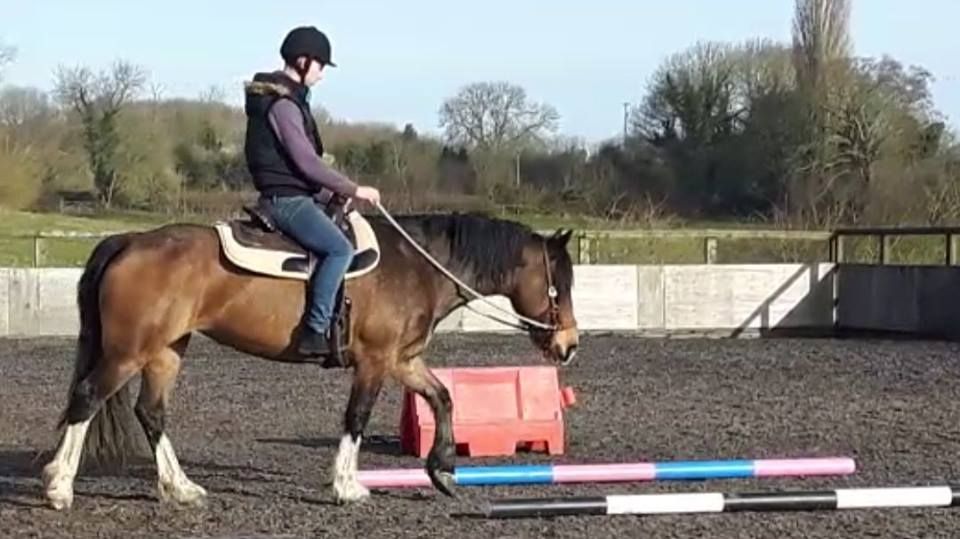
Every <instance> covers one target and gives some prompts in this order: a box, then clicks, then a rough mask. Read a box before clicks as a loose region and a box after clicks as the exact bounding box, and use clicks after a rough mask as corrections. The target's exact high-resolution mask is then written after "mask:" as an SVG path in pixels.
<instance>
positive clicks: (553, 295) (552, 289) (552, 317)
mask: <svg viewBox="0 0 960 539" xmlns="http://www.w3.org/2000/svg"><path fill="white" fill-rule="evenodd" d="M543 269H544V271H545V272H546V275H547V303H548V307H547V309H548V311H547V320H549V322H548V324H549V326H550V328H551V330H552V331H553V332H557V331H559V330H560V329H561V326H560V305H559V304H558V303H557V296H558V295H559V294H558V293H557V287H556V286H554V285H553V272H551V271H550V254H549V253H548V249H547V240H543Z"/></svg>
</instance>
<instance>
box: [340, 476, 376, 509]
mask: <svg viewBox="0 0 960 539" xmlns="http://www.w3.org/2000/svg"><path fill="white" fill-rule="evenodd" d="M333 494H334V498H336V500H337V503H338V504H340V505H344V504H348V503H355V502H359V501H363V500H365V499H367V498H369V497H370V489H368V488H367V487H365V486H363V485H362V484H360V482H359V481H357V480H356V479H354V480H353V481H334V484H333Z"/></svg>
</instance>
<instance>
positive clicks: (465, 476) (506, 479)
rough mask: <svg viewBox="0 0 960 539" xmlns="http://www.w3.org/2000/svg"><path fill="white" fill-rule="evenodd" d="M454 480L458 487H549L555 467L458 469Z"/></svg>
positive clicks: (471, 467)
mask: <svg viewBox="0 0 960 539" xmlns="http://www.w3.org/2000/svg"><path fill="white" fill-rule="evenodd" d="M454 478H455V480H456V482H457V484H458V485H472V486H477V485H533V484H543V485H548V484H551V483H553V465H552V464H543V465H528V466H468V467H458V468H454Z"/></svg>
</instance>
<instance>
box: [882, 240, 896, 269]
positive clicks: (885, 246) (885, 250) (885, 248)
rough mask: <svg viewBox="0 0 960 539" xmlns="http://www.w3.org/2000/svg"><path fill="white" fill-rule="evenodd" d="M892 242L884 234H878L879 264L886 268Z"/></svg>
mask: <svg viewBox="0 0 960 539" xmlns="http://www.w3.org/2000/svg"><path fill="white" fill-rule="evenodd" d="M891 243H892V240H891V238H890V236H888V235H886V234H880V264H881V265H883V266H886V265H887V264H889V263H890V252H891V251H892V250H893V249H892V247H893V246H892V245H891Z"/></svg>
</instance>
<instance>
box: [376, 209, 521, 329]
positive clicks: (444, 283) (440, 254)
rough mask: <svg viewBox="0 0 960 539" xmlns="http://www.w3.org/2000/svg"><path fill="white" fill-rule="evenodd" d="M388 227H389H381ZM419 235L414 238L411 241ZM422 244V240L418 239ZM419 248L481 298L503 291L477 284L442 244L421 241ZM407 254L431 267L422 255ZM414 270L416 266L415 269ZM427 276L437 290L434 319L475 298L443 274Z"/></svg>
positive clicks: (469, 271)
mask: <svg viewBox="0 0 960 539" xmlns="http://www.w3.org/2000/svg"><path fill="white" fill-rule="evenodd" d="M384 226H389V225H384ZM417 236H419V234H417V235H414V238H415V239H420V238H417ZM400 241H402V242H405V241H406V240H404V239H401V240H400ZM421 241H422V240H421ZM420 245H421V247H423V248H424V250H425V251H426V252H427V253H428V254H429V255H430V257H431V258H433V260H434V261H435V262H436V263H438V264H440V265H441V266H442V267H443V268H444V269H446V270H447V271H449V272H450V273H451V274H453V275H454V276H455V277H456V278H457V279H459V280H460V281H461V282H463V283H464V284H466V285H467V286H469V287H470V288H471V289H472V290H473V291H475V292H477V293H478V294H480V295H482V296H494V295H502V294H505V293H506V292H505V291H504V290H500V289H498V288H497V287H495V286H492V285H490V284H488V283H479V282H478V279H477V275H476V274H474V272H473V271H471V270H469V269H463V268H461V267H460V265H459V264H456V263H454V262H453V260H452V254H451V252H450V246H449V245H448V244H445V242H443V241H437V242H429V241H428V242H425V243H420ZM409 252H410V255H409V256H412V257H413V258H418V259H420V261H422V262H423V263H424V264H426V265H427V266H429V267H431V268H434V267H435V266H433V263H432V262H430V261H429V260H426V259H424V258H423V255H422V254H421V253H420V252H419V251H416V250H411V251H409ZM416 267H418V266H416ZM426 274H427V275H432V276H433V279H434V290H436V291H438V292H439V294H437V301H436V304H435V306H434V316H435V318H443V317H444V316H446V315H448V314H450V313H451V312H452V311H454V310H455V309H456V308H458V307H461V306H463V305H465V304H466V303H468V302H469V301H472V300H474V299H476V298H475V296H474V295H473V294H471V293H469V292H467V291H465V290H463V291H461V288H460V287H459V286H458V285H457V284H456V283H454V281H453V280H451V279H450V277H449V276H447V275H445V274H444V273H443V272H427V273H426Z"/></svg>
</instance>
